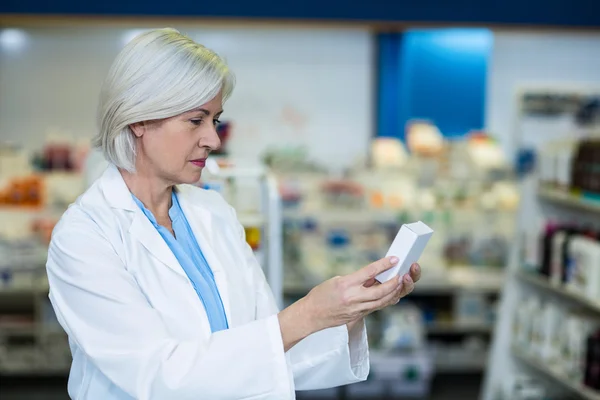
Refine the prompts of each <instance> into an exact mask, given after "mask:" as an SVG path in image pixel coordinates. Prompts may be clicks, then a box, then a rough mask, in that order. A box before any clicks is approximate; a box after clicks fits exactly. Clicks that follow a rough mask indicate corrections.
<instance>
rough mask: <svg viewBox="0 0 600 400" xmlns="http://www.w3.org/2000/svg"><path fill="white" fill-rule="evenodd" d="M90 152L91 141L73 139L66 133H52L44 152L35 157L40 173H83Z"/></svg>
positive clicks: (43, 147) (43, 148)
mask: <svg viewBox="0 0 600 400" xmlns="http://www.w3.org/2000/svg"><path fill="white" fill-rule="evenodd" d="M89 151H90V146H89V139H81V138H80V139H77V140H74V139H71V138H70V137H68V136H67V135H65V134H64V133H59V132H55V131H50V132H49V133H48V134H47V135H46V141H45V143H44V144H43V146H42V150H41V151H40V152H38V153H35V154H34V156H33V166H34V167H35V168H36V169H37V170H39V171H69V172H72V171H77V172H81V171H82V170H83V168H84V166H85V160H86V158H87V156H88V153H89Z"/></svg>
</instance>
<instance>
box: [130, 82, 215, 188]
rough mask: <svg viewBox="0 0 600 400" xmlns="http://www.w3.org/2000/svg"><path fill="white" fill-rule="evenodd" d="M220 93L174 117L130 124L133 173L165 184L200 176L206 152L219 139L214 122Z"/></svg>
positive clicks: (211, 148) (207, 152) (182, 181)
mask: <svg viewBox="0 0 600 400" xmlns="http://www.w3.org/2000/svg"><path fill="white" fill-rule="evenodd" d="M222 101H223V97H222V94H221V93H220V92H219V94H218V95H217V96H216V97H215V98H214V99H212V100H211V101H209V102H208V103H206V104H204V105H202V106H200V107H198V108H197V109H194V110H190V111H188V112H185V113H183V114H181V115H177V116H175V117H171V118H167V119H163V120H157V121H146V122H143V123H139V124H134V125H131V130H132V132H133V133H134V135H135V136H136V141H137V143H136V145H137V155H136V173H137V174H142V175H146V176H148V177H156V178H159V179H160V180H162V181H164V182H165V183H166V184H168V185H172V184H180V183H196V182H198V181H199V180H200V176H201V174H202V169H203V168H204V164H205V162H206V158H207V157H208V154H209V153H210V152H211V151H213V150H216V149H218V148H219V146H220V145H221V141H220V139H219V137H218V135H217V131H216V126H217V123H218V122H219V121H218V120H219V116H220V115H221V113H222V112H223V110H222Z"/></svg>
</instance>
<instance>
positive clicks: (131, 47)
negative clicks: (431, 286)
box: [47, 29, 420, 400]
mask: <svg viewBox="0 0 600 400" xmlns="http://www.w3.org/2000/svg"><path fill="white" fill-rule="evenodd" d="M232 88H233V78H232V75H231V74H230V72H229V70H228V68H227V66H226V65H225V64H224V62H223V61H222V60H221V59H220V58H219V57H218V56H217V55H216V54H214V53H213V52H211V51H209V50H207V49H206V48H204V47H202V46H201V45H199V44H196V43H194V42H193V41H192V40H190V39H189V38H187V37H185V36H183V35H181V34H179V33H178V32H177V31H175V30H172V29H162V30H154V31H150V32H147V33H145V34H142V35H140V36H139V37H137V38H136V39H135V40H134V41H132V42H131V43H129V44H128V45H127V46H126V47H125V48H124V49H123V51H122V52H121V53H120V54H119V55H118V57H117V59H116V60H115V62H114V64H113V66H112V67H111V69H110V72H109V75H108V78H107V79H106V82H105V84H104V86H103V89H102V93H101V98H100V105H99V133H98V136H97V137H96V139H95V144H96V146H97V147H99V148H100V149H101V150H102V151H103V153H104V156H105V157H106V158H107V160H108V161H109V164H110V166H109V167H108V168H107V169H106V171H105V172H104V174H103V175H102V176H101V177H100V178H99V179H98V180H97V181H96V182H95V183H94V184H93V185H92V186H91V187H90V188H89V189H88V190H87V191H86V192H85V193H84V194H83V195H82V196H81V197H80V198H79V199H78V200H77V202H76V203H75V204H74V205H72V206H71V207H70V208H69V209H68V210H67V212H66V213H65V214H64V216H63V217H62V219H61V221H60V222H59V224H58V225H57V226H56V228H55V230H54V232H53V238H52V242H51V244H50V248H49V254H48V263H47V269H48V278H49V282H50V300H51V301H52V305H53V307H54V310H55V311H56V315H57V317H58V319H59V321H60V323H61V325H62V327H63V328H64V329H65V331H66V332H67V334H68V336H69V343H70V346H71V351H72V354H73V364H72V367H71V374H70V377H69V394H70V396H71V397H72V398H74V399H94V400H95V399H102V400H112V399H167V400H172V399H177V400H181V399H210V400H215V399H274V400H275V399H276V400H285V399H293V398H294V397H295V396H294V393H295V392H294V390H295V389H297V390H302V389H319V388H325V387H333V386H336V385H342V384H347V383H351V382H356V381H360V380H364V379H365V378H366V377H367V374H368V371H369V363H368V348H367V338H366V330H365V326H364V322H363V317H364V316H365V315H367V314H369V313H371V312H373V311H374V310H378V309H381V308H383V307H386V306H388V305H391V304H394V303H396V302H398V300H399V299H400V298H401V297H403V296H405V295H406V294H408V293H409V292H410V291H411V290H412V289H413V281H417V280H418V278H419V274H420V273H419V269H418V266H417V265H415V266H413V269H412V271H411V276H408V275H407V276H405V277H404V281H402V280H401V279H399V280H395V279H394V280H392V281H389V282H387V283H385V284H380V285H379V284H378V285H374V284H373V283H374V279H373V278H374V277H375V276H376V275H377V274H378V273H379V272H381V271H384V270H386V269H388V268H390V267H391V266H392V264H393V262H394V261H396V260H390V259H382V260H380V261H377V262H375V263H373V264H371V265H369V266H367V267H365V268H363V269H361V270H359V271H357V272H355V273H353V274H351V275H348V276H342V277H336V278H333V279H330V280H328V281H326V282H324V283H322V284H321V285H319V286H317V287H315V288H314V289H313V290H312V291H311V292H310V293H309V294H308V295H307V296H306V297H304V298H303V299H301V300H300V301H298V302H296V303H294V304H293V305H291V306H290V307H288V308H286V309H284V310H282V311H280V312H278V310H277V308H276V306H275V303H274V301H273V297H272V294H271V292H270V289H269V288H268V285H267V283H266V281H265V278H264V276H263V273H262V270H261V268H260V266H259V265H258V264H257V262H256V260H255V258H254V256H253V253H252V251H251V249H250V248H249V246H248V245H247V244H246V243H245V238H244V230H243V228H242V227H241V226H240V224H239V223H238V222H237V220H236V216H235V213H234V211H233V209H232V208H231V207H230V206H229V205H227V204H226V202H225V201H224V200H223V199H222V198H221V197H220V196H219V195H218V194H216V193H215V192H212V191H205V190H201V189H199V188H196V187H194V186H191V185H188V184H191V183H194V182H197V181H198V180H199V179H200V175H201V173H202V169H203V167H204V163H205V161H206V158H207V156H208V155H209V154H210V152H211V151H212V150H215V149H217V148H218V147H219V145H220V143H219V138H218V136H217V134H216V131H215V125H216V124H217V123H218V120H219V116H220V115H221V113H222V104H223V101H224V100H225V99H226V98H227V97H228V96H229V95H230V94H231V91H232Z"/></svg>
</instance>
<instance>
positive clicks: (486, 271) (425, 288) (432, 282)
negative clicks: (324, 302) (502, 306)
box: [284, 266, 505, 296]
mask: <svg viewBox="0 0 600 400" xmlns="http://www.w3.org/2000/svg"><path fill="white" fill-rule="evenodd" d="M423 271H424V272H423V276H422V277H421V280H420V281H419V282H418V283H417V284H416V285H415V290H414V292H413V293H415V294H419V295H441V294H455V293H457V292H475V293H492V294H493V293H498V292H500V291H501V290H502V286H503V285H504V279H505V273H504V270H503V269H499V268H486V267H469V266H460V267H459V266H457V267H451V268H448V269H446V270H444V271H443V272H441V271H440V272H436V273H428V272H426V271H425V268H423ZM316 284H317V283H315V285H316ZM313 286H314V285H313ZM313 286H311V285H310V284H305V283H296V282H285V283H284V293H285V294H287V295H291V296H296V295H304V294H306V293H308V292H309V291H310V290H311V289H312V288H313Z"/></svg>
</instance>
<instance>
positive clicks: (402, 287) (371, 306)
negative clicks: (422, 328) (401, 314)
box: [363, 274, 415, 313]
mask: <svg viewBox="0 0 600 400" xmlns="http://www.w3.org/2000/svg"><path fill="white" fill-rule="evenodd" d="M391 281H394V282H396V289H395V290H392V291H388V292H387V293H386V294H385V295H383V296H381V297H379V298H376V299H373V300H371V301H366V302H364V303H363V305H364V307H365V308H364V311H365V312H367V313H370V312H373V311H376V310H381V309H382V308H385V307H387V306H390V305H392V304H396V303H398V302H399V301H400V299H401V298H403V297H405V296H407V295H408V294H410V293H411V292H412V291H413V290H414V288H415V284H414V282H413V280H412V278H411V277H410V275H409V274H406V275H404V276H403V277H402V283H400V284H398V283H397V282H399V280H396V279H390V280H389V281H388V282H386V283H384V284H382V285H379V287H382V286H385V285H387V284H389V283H390V282H391ZM379 287H378V288H379Z"/></svg>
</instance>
